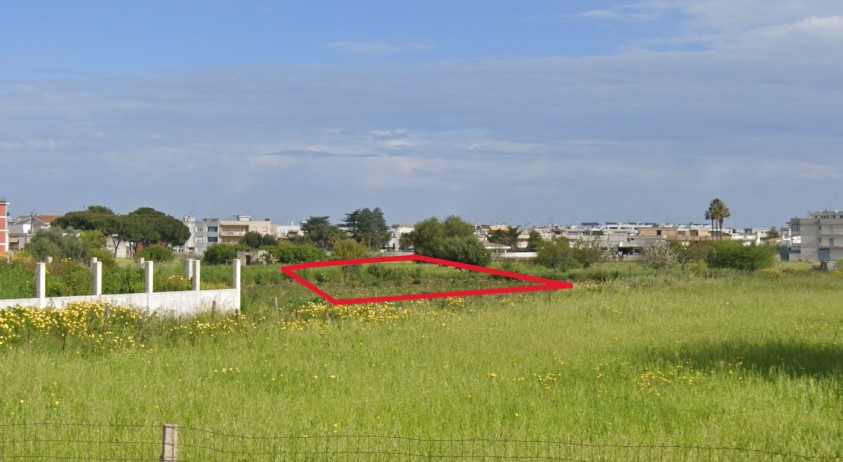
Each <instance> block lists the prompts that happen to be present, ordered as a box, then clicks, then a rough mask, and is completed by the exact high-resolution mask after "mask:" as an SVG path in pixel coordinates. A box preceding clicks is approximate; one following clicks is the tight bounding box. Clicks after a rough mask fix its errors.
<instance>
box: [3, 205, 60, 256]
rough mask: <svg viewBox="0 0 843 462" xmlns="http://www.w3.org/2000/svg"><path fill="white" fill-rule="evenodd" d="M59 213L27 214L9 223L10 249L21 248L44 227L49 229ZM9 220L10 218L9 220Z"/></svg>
mask: <svg viewBox="0 0 843 462" xmlns="http://www.w3.org/2000/svg"><path fill="white" fill-rule="evenodd" d="M58 217H59V215H36V214H32V215H27V216H23V217H17V218H15V219H14V220H11V223H9V225H8V228H9V240H8V244H9V245H8V250H20V249H22V248H24V247H26V244H28V243H29V241H30V240H32V238H33V237H35V234H36V233H37V232H38V231H41V230H42V229H47V228H49V227H50V224H51V223H52V222H53V220H55V219H56V218H58ZM7 221H8V220H7Z"/></svg>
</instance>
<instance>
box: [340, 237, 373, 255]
mask: <svg viewBox="0 0 843 462" xmlns="http://www.w3.org/2000/svg"><path fill="white" fill-rule="evenodd" d="M368 250H369V249H367V248H366V246H365V245H363V244H360V243H359V242H357V241H355V240H354V239H342V240H339V241H336V242H334V251H333V257H334V259H335V260H348V259H352V258H363V257H365V256H366V253H367V252H368Z"/></svg>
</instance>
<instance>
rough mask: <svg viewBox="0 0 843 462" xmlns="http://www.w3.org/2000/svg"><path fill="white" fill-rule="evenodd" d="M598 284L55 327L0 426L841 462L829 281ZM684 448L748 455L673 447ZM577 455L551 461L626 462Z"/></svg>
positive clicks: (261, 303) (281, 286) (833, 284)
mask: <svg viewBox="0 0 843 462" xmlns="http://www.w3.org/2000/svg"><path fill="white" fill-rule="evenodd" d="M275 271H277V270H275ZM601 271H603V272H604V273H605V272H608V273H613V272H618V273H620V274H623V275H625V276H626V277H621V278H616V279H612V280H609V281H606V282H602V283H595V282H590V281H587V282H584V283H581V284H578V285H577V286H576V287H575V288H574V289H573V290H568V291H560V292H553V293H537V294H525V295H520V296H519V295H516V296H486V297H472V298H467V299H447V300H431V301H426V302H412V303H409V302H408V303H403V304H395V305H391V306H369V307H358V308H353V307H349V308H343V309H340V308H339V307H337V308H336V309H334V311H333V312H332V318H331V320H330V321H325V320H324V316H323V315H322V314H323V313H324V311H325V308H326V307H325V306H324V305H322V304H318V303H315V302H314V301H313V300H312V297H310V296H309V295H305V294H303V293H298V292H296V293H295V294H292V292H293V291H294V290H296V289H294V286H292V285H287V282H285V281H282V280H281V279H280V278H279V279H275V278H276V276H274V275H271V274H272V273H267V276H266V277H265V278H264V279H262V280H261V281H260V282H255V281H254V280H251V283H250V284H248V286H247V293H246V294H245V295H244V298H246V299H248V298H249V297H252V301H251V304H250V305H249V304H247V305H248V308H247V309H245V310H244V311H245V312H244V315H243V316H241V317H238V318H229V319H214V320H211V319H209V318H208V317H207V316H205V317H200V318H198V319H193V320H187V319H184V320H164V319H156V318H152V319H149V320H147V321H146V325H145V326H144V327H143V330H142V332H141V331H136V329H134V328H131V329H128V330H126V329H124V330H123V331H119V332H115V333H114V334H113V335H112V336H111V337H110V338H109V337H108V336H107V335H104V334H103V333H102V332H100V331H98V330H95V332H94V334H96V335H94V334H91V335H92V338H93V337H96V336H97V335H99V336H100V344H99V346H97V344H95V343H92V342H94V340H91V339H85V338H83V337H82V336H79V337H73V338H70V339H67V338H65V339H63V340H60V338H59V335H56V334H55V332H54V333H52V334H49V335H48V334H43V335H41V336H38V335H33V336H32V338H31V339H30V340H28V342H24V341H22V340H20V339H19V340H18V341H16V342H13V341H7V342H6V343H5V344H4V345H2V346H0V366H1V367H0V383H2V387H0V424H21V423H29V422H56V423H80V422H82V423H92V424H108V425H122V424H127V425H149V426H156V425H160V424H162V423H167V422H169V423H176V424H179V425H182V426H186V427H192V428H201V429H214V430H216V431H219V432H223V433H228V434H234V435H249V436H267V437H269V436H292V437H297V438H305V437H307V438H310V439H313V438H325V437H331V436H335V437H339V436H348V435H370V436H374V435H383V436H402V437H409V438H419V439H421V440H424V441H436V440H457V441H466V440H472V439H478V440H484V441H486V440H488V441H491V440H495V441H499V440H500V441H533V440H548V441H564V442H570V443H584V444H595V445H598V446H601V447H602V448H603V449H602V451H611V450H610V449H606V447H608V446H609V445H620V446H622V447H623V446H627V445H630V446H679V447H680V448H679V449H676V450H675V451H674V452H671V453H670V454H672V455H673V456H675V458H676V459H682V460H685V459H692V460H693V459H698V460H711V459H720V460H736V459H740V460H742V459H741V458H745V459H754V458H759V459H765V458H769V454H771V453H784V454H790V455H794V456H799V455H803V456H810V457H819V458H823V457H824V458H832V459H833V458H841V457H843V303H841V294H843V291H842V290H843V277H840V275H838V274H834V273H818V272H809V271H804V270H802V269H799V270H791V269H790V268H784V269H781V268H779V269H776V270H769V271H765V272H762V273H759V274H755V275H737V274H728V275H719V276H718V275H714V276H718V277H700V276H695V275H693V274H692V273H687V274H683V275H678V276H677V275H676V274H671V275H670V276H664V277H662V276H659V275H657V274H651V273H646V272H644V273H641V274H639V272H638V270H637V269H636V270H635V274H634V275H633V274H632V272H633V271H632V270H629V272H630V275H626V272H627V267H617V266H605V267H604V268H603V269H602V270H601ZM709 276H711V275H709ZM269 278H272V279H269ZM255 291H257V292H260V291H263V292H261V293H260V294H259V295H254V293H255ZM285 296H289V297H293V296H295V297H298V298H297V300H298V302H300V306H299V308H298V309H296V310H295V311H290V310H287V309H286V308H285V307H286V305H284V306H282V309H280V310H279V311H278V312H276V311H274V307H273V306H272V303H269V302H268V301H269V300H271V299H272V298H274V297H281V299H282V302H283V301H284V298H285ZM308 297H310V299H308ZM247 301H248V300H247ZM343 310H345V311H343ZM355 310H356V311H355ZM89 321H90V320H89ZM127 322H130V323H131V322H137V321H132V320H130V321H127ZM129 325H130V326H133V324H129ZM0 329H2V325H0ZM83 330H84V329H83ZM88 330H90V329H88ZM139 332H140V333H139ZM120 336H123V337H126V336H135V337H134V339H133V341H132V342H128V341H122V342H115V341H114V338H113V337H120ZM108 342H112V343H108ZM140 344H142V345H143V346H140ZM103 345H105V346H103ZM109 345H110V346H109ZM273 441H274V440H273ZM273 444H275V443H273ZM285 444H287V443H285ZM289 444H292V443H289ZM428 444H429V443H428ZM465 444H466V443H463V445H465ZM3 447H4V446H3V443H2V442H0V452H2V451H1V450H2V448H3ZM694 447H696V448H699V447H704V448H709V447H710V448H732V447H735V448H742V449H746V450H758V451H764V452H759V453H745V452H741V453H737V454H731V455H730V454H728V453H727V454H725V455H723V454H721V453H711V452H705V451H700V450H691V449H682V448H694ZM584 448H586V449H583V451H586V452H582V453H571V454H569V453H566V454H568V455H567V456H565V457H566V458H573V459H589V460H591V459H599V458H601V457H604V458H607V459H615V458H630V453H625V452H609V453H608V454H609V455H601V454H604V452H601V449H600V448H598V450H597V452H596V453H595V452H594V449H588V447H587V446H584ZM612 454H614V456H613V455H612ZM634 454H636V455H635V457H636V458H639V459H641V460H644V459H648V457H646V456H642V455H640V453H637V452H636V453H634ZM458 459H459V457H458ZM226 460H229V459H226ZM231 460H258V459H257V458H256V457H246V458H244V459H231ZM266 460H276V459H271V458H268V459H266ZM277 460H286V459H277ZM303 460H305V459H303ZM307 460H310V459H307ZM320 460H321V459H320ZM339 460H354V459H353V458H352V459H339ZM375 460H377V457H375ZM383 460H386V459H383ZM490 460H491V459H490ZM670 460H673V459H672V458H671V459H670Z"/></svg>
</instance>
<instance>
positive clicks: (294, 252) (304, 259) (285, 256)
mask: <svg viewBox="0 0 843 462" xmlns="http://www.w3.org/2000/svg"><path fill="white" fill-rule="evenodd" d="M267 250H268V251H269V252H270V253H271V254H272V256H273V257H275V261H277V262H278V263H284V264H291V263H308V262H313V261H322V260H327V259H328V252H326V251H325V249H323V248H321V247H316V246H315V245H313V244H293V243H291V242H286V241H282V242H279V243H278V244H277V245H275V246H273V247H269V248H267Z"/></svg>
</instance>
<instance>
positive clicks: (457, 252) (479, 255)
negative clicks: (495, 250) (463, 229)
mask: <svg viewBox="0 0 843 462" xmlns="http://www.w3.org/2000/svg"><path fill="white" fill-rule="evenodd" d="M433 253H434V255H433V257H435V258H442V259H444V260H451V261H458V262H462V263H467V264H469V265H477V266H486V265H488V264H489V262H490V261H492V256H491V255H490V254H489V252H488V251H487V250H486V249H485V248H484V247H483V244H482V243H481V242H480V241H478V240H477V238H476V237H474V236H460V237H446V238H445V239H443V240H442V241H440V242H438V243H437V244H436V246H435V250H434V252H433Z"/></svg>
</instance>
